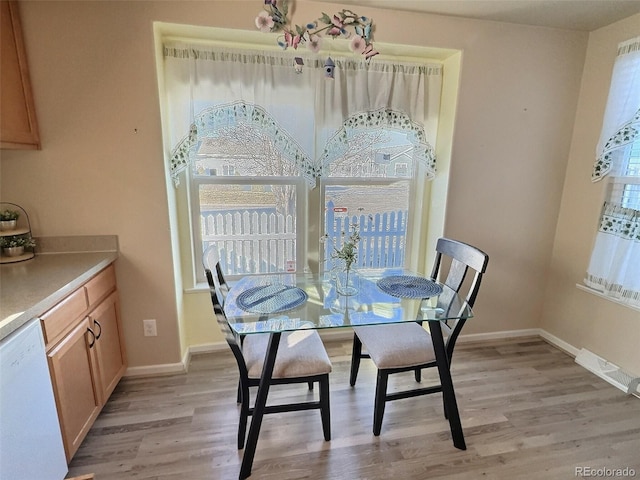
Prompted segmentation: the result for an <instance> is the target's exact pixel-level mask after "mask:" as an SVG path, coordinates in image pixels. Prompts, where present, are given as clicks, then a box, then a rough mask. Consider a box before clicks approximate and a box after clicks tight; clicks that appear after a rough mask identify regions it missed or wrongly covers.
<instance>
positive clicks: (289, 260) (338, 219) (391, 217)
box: [200, 202, 407, 275]
mask: <svg viewBox="0 0 640 480" xmlns="http://www.w3.org/2000/svg"><path fill="white" fill-rule="evenodd" d="M200 221H201V223H200V224H201V227H202V231H201V234H202V245H203V251H204V254H203V256H204V262H205V264H206V265H208V266H209V267H210V268H211V267H213V265H214V264H215V262H216V261H218V260H219V261H220V263H221V266H222V268H223V270H224V271H225V273H227V274H229V275H246V274H252V273H254V274H255V273H276V272H287V271H291V270H292V269H295V266H296V260H297V259H296V223H295V218H294V217H293V216H292V215H286V216H285V215H282V214H279V213H265V212H261V213H258V212H251V211H249V210H237V211H234V212H227V213H221V212H219V213H208V214H205V215H201V216H200ZM350 225H357V226H358V229H359V232H360V242H359V245H358V258H357V263H356V265H357V267H359V268H381V267H401V266H403V265H404V260H405V255H406V232H407V212H406V211H397V212H385V213H382V214H379V213H378V214H375V215H372V216H368V215H359V216H358V215H352V216H346V215H345V216H336V215H335V214H334V211H333V203H332V202H329V203H328V204H327V214H326V223H325V231H326V234H327V236H328V240H327V241H326V242H325V244H324V245H325V247H324V258H323V261H324V268H325V269H330V268H331V266H332V260H331V249H332V248H333V246H334V245H335V246H336V247H337V248H340V246H341V245H342V238H343V232H348V231H349V226H350Z"/></svg>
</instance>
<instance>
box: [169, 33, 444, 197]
mask: <svg viewBox="0 0 640 480" xmlns="http://www.w3.org/2000/svg"><path fill="white" fill-rule="evenodd" d="M300 58H302V61H303V64H304V67H303V69H302V71H301V72H298V71H296V69H295V68H294V60H293V55H292V54H291V53H289V52H267V51H250V50H235V49H220V48H213V47H208V46H203V45H190V44H185V43H182V42H170V43H166V44H165V45H164V73H165V75H164V81H165V89H166V92H167V113H168V115H167V118H168V119H169V122H170V126H169V136H170V139H169V140H170V145H171V154H170V171H171V174H172V176H173V178H174V180H177V178H178V176H179V174H180V173H181V172H182V171H184V170H185V169H186V168H187V166H189V165H190V164H191V162H193V160H194V159H195V155H196V153H197V151H198V148H199V145H200V143H201V142H202V140H203V139H204V138H207V137H215V136H216V135H217V134H218V132H219V131H220V130H221V128H222V127H229V126H232V125H235V124H238V123H240V122H242V123H246V124H250V125H252V126H254V127H255V128H258V129H260V131H261V132H262V133H266V134H267V135H268V136H269V137H270V138H271V140H272V141H273V143H274V145H275V146H276V148H277V150H278V151H279V152H280V153H281V154H282V157H283V158H284V159H286V160H288V161H289V162H291V163H292V164H293V165H294V166H295V167H296V169H297V170H298V171H299V172H300V174H301V175H303V176H304V177H305V178H306V180H307V182H308V183H309V184H310V185H314V184H315V179H316V178H317V177H319V176H321V175H322V173H323V171H324V168H325V167H326V166H327V164H329V163H331V161H332V160H333V159H335V158H336V155H338V154H339V153H340V151H341V149H343V148H344V145H345V142H348V141H349V138H350V133H351V132H353V131H354V130H356V129H360V128H376V127H381V128H387V129H391V130H396V131H402V132H403V133H405V134H407V138H408V139H409V141H410V142H411V143H412V144H413V145H414V152H413V156H414V159H415V160H417V161H419V162H421V163H422V164H423V165H424V166H425V167H426V171H427V176H428V177H432V176H433V175H434V174H435V157H434V149H433V147H432V145H433V143H434V140H435V133H436V132H437V121H438V113H439V109H440V100H439V99H440V90H441V82H442V67H441V65H438V64H434V65H420V64H411V63H394V62H386V61H378V60H376V61H372V62H371V63H367V62H366V61H365V60H361V59H360V60H355V59H342V58H336V59H334V62H335V74H334V78H332V79H328V78H326V76H325V75H324V61H325V59H324V58H318V57H317V56H315V57H314V56H307V57H305V56H301V57H300Z"/></svg>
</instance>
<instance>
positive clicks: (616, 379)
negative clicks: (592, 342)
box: [576, 348, 640, 397]
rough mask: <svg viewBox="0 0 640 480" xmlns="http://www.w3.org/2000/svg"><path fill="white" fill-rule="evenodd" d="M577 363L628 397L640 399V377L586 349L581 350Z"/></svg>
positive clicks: (577, 356)
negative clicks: (639, 389) (639, 388)
mask: <svg viewBox="0 0 640 480" xmlns="http://www.w3.org/2000/svg"><path fill="white" fill-rule="evenodd" d="M576 363H577V364H579V365H582V366H583V367H584V368H586V369H587V370H589V371H590V372H592V373H595V374H596V375H597V376H599V377H600V378H602V379H604V380H606V381H607V382H609V383H610V384H611V385H613V386H614V387H617V388H619V389H620V390H622V391H623V392H625V393H626V394H627V395H635V396H636V397H640V391H638V387H639V385H640V377H634V376H633V375H631V374H629V373H627V372H625V371H624V370H622V369H621V368H620V367H618V366H617V365H615V364H613V363H611V362H608V361H606V360H605V359H604V358H601V357H599V356H597V355H596V354H595V353H593V352H590V351H589V350H587V349H585V348H583V349H581V350H580V351H579V352H578V355H576Z"/></svg>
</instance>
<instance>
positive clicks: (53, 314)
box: [40, 265, 127, 461]
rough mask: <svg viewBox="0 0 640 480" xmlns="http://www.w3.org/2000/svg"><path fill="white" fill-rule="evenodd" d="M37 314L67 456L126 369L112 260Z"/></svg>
mask: <svg viewBox="0 0 640 480" xmlns="http://www.w3.org/2000/svg"><path fill="white" fill-rule="evenodd" d="M40 318H41V323H42V328H43V332H44V336H45V341H46V348H47V357H48V360H49V370H50V374H51V380H52V383H53V391H54V396H55V399H56V407H57V410H58V417H59V421H60V427H61V430H62V438H63V442H64V447H65V452H66V456H67V461H70V460H71V458H72V457H73V455H74V454H75V452H76V451H77V450H78V447H79V446H80V444H81V443H82V441H83V440H84V438H85V436H86V435H87V433H88V432H89V430H90V429H91V426H92V425H93V423H94V421H95V419H96V418H97V417H98V414H99V413H100V411H101V409H102V407H104V405H105V404H106V402H107V400H108V399H109V396H110V395H111V393H112V392H113V389H114V388H115V387H116V385H117V383H118V381H119V380H120V379H121V378H122V376H123V375H124V372H125V370H126V368H127V361H126V354H125V350H124V340H123V336H122V325H121V320H120V308H119V301H118V292H117V288H116V279H115V271H114V267H113V265H111V266H109V267H107V268H106V269H104V270H103V271H101V272H100V273H98V274H97V275H96V276H95V277H93V278H92V279H90V280H89V281H88V282H87V283H85V284H84V285H82V286H81V287H80V288H78V289H77V290H75V291H74V292H73V293H71V294H70V295H68V296H67V297H66V298H65V299H64V300H62V301H61V302H60V303H58V304H57V305H56V306H54V307H53V308H52V309H50V310H49V311H47V312H46V313H45V314H44V315H42V316H41V317H40Z"/></svg>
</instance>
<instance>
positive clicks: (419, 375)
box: [413, 368, 422, 383]
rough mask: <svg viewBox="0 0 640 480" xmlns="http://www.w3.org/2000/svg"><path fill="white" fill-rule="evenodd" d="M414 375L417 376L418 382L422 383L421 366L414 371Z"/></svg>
mask: <svg viewBox="0 0 640 480" xmlns="http://www.w3.org/2000/svg"><path fill="white" fill-rule="evenodd" d="M413 375H414V376H415V377H416V382H418V383H420V382H421V381H422V370H421V369H419V368H416V369H415V371H414V372H413Z"/></svg>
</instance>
